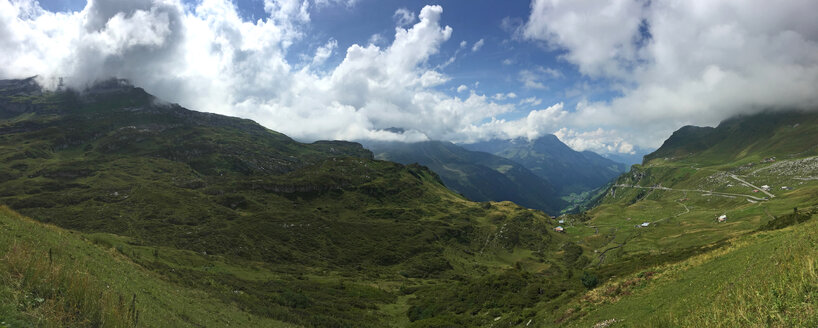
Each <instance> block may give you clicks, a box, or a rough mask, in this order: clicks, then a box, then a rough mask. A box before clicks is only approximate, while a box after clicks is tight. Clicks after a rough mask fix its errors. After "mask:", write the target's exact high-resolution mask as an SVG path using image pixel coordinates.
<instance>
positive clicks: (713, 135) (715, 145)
mask: <svg viewBox="0 0 818 328" xmlns="http://www.w3.org/2000/svg"><path fill="white" fill-rule="evenodd" d="M817 135H818V115H816V114H815V113H814V112H800V111H766V112H762V113H758V114H755V115H742V116H737V117H733V118H731V119H728V120H725V121H723V122H721V123H720V124H719V125H718V126H717V127H715V128H712V127H694V126H686V127H683V128H681V129H679V130H677V131H676V132H674V133H673V134H672V135H671V136H670V138H668V139H667V140H666V141H665V142H664V143H663V144H662V146H661V147H659V149H657V150H656V151H655V152H653V153H651V154H648V155H646V156H645V160H646V161H651V160H654V159H664V158H667V159H669V160H679V159H683V158H686V157H690V156H694V157H695V158H696V160H697V161H702V162H709V163H716V162H724V161H734V160H740V159H743V158H748V157H751V158H753V159H759V158H758V156H762V157H763V156H767V157H771V156H788V157H792V156H801V155H804V154H814V153H816V150H818V145H816V143H815V140H816V139H813V138H814V137H815V136H817Z"/></svg>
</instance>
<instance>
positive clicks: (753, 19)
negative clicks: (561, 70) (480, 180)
mask: <svg viewBox="0 0 818 328" xmlns="http://www.w3.org/2000/svg"><path fill="white" fill-rule="evenodd" d="M814 12H818V2H815V1H810V0H794V1H787V2H775V3H773V2H769V1H763V0H748V1H741V2H735V1H705V2H702V1H636V0H614V1H608V2H605V3H604V4H600V3H599V2H598V1H593V0H577V1H557V0H534V1H532V3H531V15H530V17H529V19H528V22H527V23H526V24H525V25H524V26H523V27H522V34H523V35H524V37H525V38H528V39H530V40H538V41H543V42H545V43H546V44H548V46H549V47H552V48H554V49H559V50H560V51H564V55H563V56H562V58H563V59H564V60H565V61H567V62H569V63H572V64H574V65H576V67H577V69H578V70H579V71H580V72H581V73H582V74H584V75H585V76H587V77H589V78H592V79H598V80H601V81H610V83H611V85H612V88H613V89H614V90H615V91H617V92H620V93H621V94H622V95H621V96H620V97H615V98H613V99H612V100H610V101H605V102H580V104H579V105H577V108H576V110H575V113H572V114H571V116H570V117H568V118H566V122H565V123H566V125H568V126H571V127H572V128H573V129H575V130H576V131H586V132H588V131H590V132H594V133H595V131H599V130H597V128H599V127H600V126H601V127H602V128H604V131H618V132H617V133H618V134H619V135H620V136H624V137H625V138H626V139H627V140H629V142H631V143H635V144H638V145H641V146H654V147H655V146H658V145H659V144H660V143H661V142H662V140H664V138H666V137H667V136H668V135H669V134H670V133H671V132H672V131H673V130H675V129H677V128H678V127H680V126H682V125H685V124H698V125H712V124H715V123H717V122H718V121H720V120H722V119H725V118H727V117H730V116H733V115H736V114H739V113H751V112H756V111H760V110H763V109H779V108H782V109H791V108H798V109H815V108H818V93H816V92H815V90H818V20H816V19H815V18H814V15H813V14H812V13H814ZM578 133H579V134H578V135H572V134H570V133H568V132H562V134H563V135H564V136H565V137H566V138H577V137H579V138H582V139H583V140H585V139H589V138H591V139H593V138H595V137H598V138H600V140H601V139H602V136H601V135H599V134H594V133H590V134H587V135H582V132H578ZM583 144H585V143H584V141H583V142H580V141H577V142H575V145H577V146H579V147H585V146H582V145H583ZM610 145H616V143H612V144H610ZM589 147H593V146H589Z"/></svg>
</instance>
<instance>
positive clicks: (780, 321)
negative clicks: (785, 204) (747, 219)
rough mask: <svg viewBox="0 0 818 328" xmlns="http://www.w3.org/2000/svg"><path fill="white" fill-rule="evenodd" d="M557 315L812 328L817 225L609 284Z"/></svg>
mask: <svg viewBox="0 0 818 328" xmlns="http://www.w3.org/2000/svg"><path fill="white" fill-rule="evenodd" d="M800 215H801V216H805V217H807V218H808V217H809V216H813V215H812V214H810V213H808V212H805V211H802V212H801V213H800ZM559 315H560V316H563V320H566V321H567V322H568V326H576V327H589V326H593V325H594V324H595V323H599V322H604V321H606V320H612V319H613V320H615V321H616V322H617V323H615V324H613V325H611V327H815V326H816V325H818V221H816V220H814V219H813V220H809V221H807V222H806V223H802V224H796V225H792V226H789V227H787V228H784V229H781V230H773V231H763V232H759V233H754V234H749V235H744V236H740V237H735V238H731V239H730V240H729V241H727V242H726V245H725V246H723V247H721V248H719V249H717V250H714V251H711V252H707V253H704V254H701V255H697V256H694V257H691V258H689V259H687V260H684V261H681V262H678V263H673V264H668V265H660V266H655V267H651V268H647V269H644V270H642V271H640V272H638V273H635V274H630V275H627V276H625V277H619V278H617V279H613V280H611V281H610V282H608V283H606V284H603V285H601V286H599V287H597V288H596V289H594V290H592V291H589V292H587V293H586V294H585V295H583V296H582V297H580V298H579V299H578V300H577V301H574V302H572V303H571V304H570V306H568V307H567V309H566V310H565V311H564V312H562V313H560V314H559ZM572 317H579V318H580V319H579V320H576V321H568V320H569V318H572Z"/></svg>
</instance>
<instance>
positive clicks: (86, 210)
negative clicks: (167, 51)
mask: <svg viewBox="0 0 818 328" xmlns="http://www.w3.org/2000/svg"><path fill="white" fill-rule="evenodd" d="M371 157H372V155H371V153H370V152H369V151H367V150H365V149H363V148H362V147H361V146H360V145H358V144H354V143H347V142H316V143H312V144H303V143H298V142H295V141H293V140H291V139H290V138H288V137H286V136H284V135H281V134H279V133H276V132H273V131H269V130H267V129H264V128H263V127H261V126H259V125H257V124H255V123H253V122H251V121H248V120H241V119H236V118H229V117H224V116H219V115H213V114H205V113H198V112H194V111H190V110H187V109H184V108H181V107H179V106H177V105H170V104H165V103H162V102H161V101H159V100H157V99H155V98H153V97H152V96H150V95H148V94H146V93H145V92H144V91H143V90H141V89H139V88H135V87H132V86H130V85H127V84H126V83H124V82H122V81H109V82H107V83H104V84H100V85H97V86H94V87H92V88H91V89H89V90H85V91H83V92H75V91H59V92H47V91H43V90H40V89H39V87H37V86H36V84H34V83H33V81H32V80H11V81H0V158H1V159H2V161H0V172H2V173H1V175H0V202H2V203H4V204H7V205H8V206H10V207H11V208H13V209H15V210H17V211H20V212H21V213H23V214H25V215H27V216H30V217H32V218H34V219H36V220H38V221H42V222H48V223H52V224H55V225H57V226H60V227H63V228H68V229H73V230H78V231H80V232H82V233H83V234H88V236H89V237H88V239H89V240H92V241H93V242H94V243H96V244H98V245H101V246H103V247H111V248H114V249H117V251H118V253H119V254H122V256H124V257H126V258H127V259H128V260H129V261H131V262H133V263H135V264H136V265H139V266H140V267H141V268H142V269H144V270H147V271H146V272H151V274H154V275H157V276H158V277H160V278H161V279H162V281H165V282H166V283H167V284H170V286H178V288H180V290H181V289H185V290H192V291H196V292H200V293H203V294H204V295H207V297H208V298H211V299H214V300H216V301H218V302H221V303H223V304H228V305H230V306H234V307H235V308H237V309H239V310H240V311H242V312H244V315H246V316H247V317H248V318H252V317H259V318H266V319H269V320H271V321H270V322H286V323H288V324H293V325H298V326H310V327H337V326H355V327H384V326H390V325H394V326H407V325H414V326H434V325H435V323H448V324H449V325H465V326H480V325H488V324H490V323H492V322H494V321H493V320H494V318H495V317H496V316H497V315H502V316H504V317H505V318H507V319H509V320H514V322H520V321H522V320H524V319H527V318H528V319H530V318H531V317H532V316H533V315H534V312H532V311H529V310H527V309H532V308H534V307H536V306H541V305H543V304H551V303H553V302H559V300H560V299H561V298H564V297H566V295H568V294H567V293H569V292H570V291H571V290H576V289H579V288H582V287H581V283H580V281H579V279H566V277H571V276H575V277H576V275H574V273H575V272H576V271H578V270H580V268H581V264H578V263H584V262H586V261H587V260H588V258H587V256H584V255H582V254H581V252H580V253H575V252H574V253H571V254H572V255H571V256H569V257H566V256H565V255H564V254H563V252H562V249H563V248H564V247H565V245H566V239H565V237H564V236H563V235H561V234H557V233H554V232H553V227H554V226H555V225H556V222H555V221H554V220H553V219H551V218H550V217H548V216H546V215H544V214H543V213H542V212H539V211H534V210H529V209H525V208H521V207H519V206H516V205H514V204H512V203H509V202H500V203H495V202H492V203H474V202H470V201H467V200H465V199H464V198H462V197H461V196H459V195H457V194H455V193H452V192H451V191H450V190H448V189H447V188H446V187H445V186H444V185H443V184H442V183H441V181H440V178H439V177H438V176H437V175H436V174H434V173H432V172H431V171H430V170H428V169H427V168H425V167H421V166H418V165H408V166H404V165H400V164H397V163H392V162H385V161H378V160H373V159H372V158H371ZM66 251H67V252H69V254H70V249H66ZM80 265H82V264H80ZM88 265H95V264H88ZM83 270H91V269H90V268H83ZM146 283H147V282H146ZM122 284H125V285H127V284H128V282H123V283H122ZM162 288H170V289H173V288H174V287H162ZM484 290H492V291H493V293H492V296H493V297H499V298H502V299H506V300H508V302H499V303H498V302H490V301H488V300H487V299H485V296H486V295H484V294H481V293H479V292H480V291H484ZM464 291H473V292H474V293H469V294H463V292H464ZM123 293H125V292H123ZM126 296H127V295H126ZM140 298H141V296H140ZM443 300H446V301H445V303H441V302H442V301H443ZM137 307H138V308H139V311H141V312H140V313H144V314H141V315H145V316H149V315H148V314H146V312H145V311H154V310H152V307H141V306H139V304H138V303H137ZM191 307H197V308H196V311H201V310H202V308H199V307H198V305H196V303H191ZM451 307H456V308H457V309H458V310H456V311H453V310H451ZM204 309H206V307H205V308H204ZM170 310H171V311H176V310H174V309H173V308H172V309H170ZM179 311H181V312H179V313H176V315H177V316H178V317H180V318H183V319H184V318H185V316H190V315H195V313H196V312H195V311H192V310H191V311H185V310H179ZM157 315H160V312H156V313H153V314H150V316H157ZM190 322H198V321H196V320H190ZM509 322H511V321H509ZM203 325H205V326H219V325H220V324H218V323H206V324H203Z"/></svg>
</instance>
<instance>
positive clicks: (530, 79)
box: [518, 69, 548, 90]
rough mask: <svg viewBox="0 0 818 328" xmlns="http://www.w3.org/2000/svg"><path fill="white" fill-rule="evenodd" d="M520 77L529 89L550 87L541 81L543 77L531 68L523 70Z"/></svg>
mask: <svg viewBox="0 0 818 328" xmlns="http://www.w3.org/2000/svg"><path fill="white" fill-rule="evenodd" d="M518 79H519V81H520V82H522V83H523V86H524V87H525V88H527V89H540V90H545V89H548V87H547V86H545V84H543V83H542V82H541V77H540V76H539V75H537V74H536V73H534V72H533V71H531V70H527V69H524V70H521V71H520V75H519V77H518Z"/></svg>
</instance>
